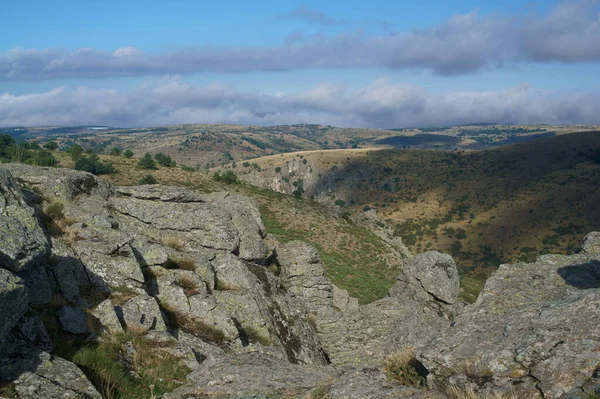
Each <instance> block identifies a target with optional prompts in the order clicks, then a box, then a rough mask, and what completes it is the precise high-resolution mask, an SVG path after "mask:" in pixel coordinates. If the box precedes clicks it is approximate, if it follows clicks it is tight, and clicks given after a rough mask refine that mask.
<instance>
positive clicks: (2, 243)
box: [0, 169, 49, 273]
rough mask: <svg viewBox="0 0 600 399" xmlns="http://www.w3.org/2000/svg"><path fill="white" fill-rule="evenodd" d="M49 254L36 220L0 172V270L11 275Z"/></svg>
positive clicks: (7, 175) (13, 183) (5, 174)
mask: <svg viewBox="0 0 600 399" xmlns="http://www.w3.org/2000/svg"><path fill="white" fill-rule="evenodd" d="M48 250H49V244H48V240H47V239H46V236H45V235H44V231H43V230H42V228H41V226H40V224H39V222H38V219H37V218H36V216H35V212H34V210H33V208H31V207H30V206H29V205H28V204H27V203H26V202H25V199H24V198H23V194H22V192H21V189H20V188H19V187H18V186H17V185H16V181H15V179H14V178H13V177H12V175H11V174H10V173H9V172H7V171H6V170H2V169H0V267H2V268H4V269H8V270H10V271H12V272H14V273H20V272H25V271H27V270H28V269H30V268H31V267H33V266H36V265H39V264H42V263H43V262H44V260H45V258H46V255H47V253H48Z"/></svg>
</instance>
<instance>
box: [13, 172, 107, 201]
mask: <svg viewBox="0 0 600 399" xmlns="http://www.w3.org/2000/svg"><path fill="white" fill-rule="evenodd" d="M2 167H3V168H5V169H7V170H8V171H10V172H11V173H12V175H13V176H14V177H15V178H17V179H18V180H19V182H20V183H21V184H22V185H24V186H26V187H28V188H33V189H34V190H36V191H38V192H42V193H43V194H44V195H46V196H49V197H54V198H57V199H58V200H60V201H62V202H69V201H72V200H74V199H76V198H77V197H79V196H82V195H86V196H89V195H97V196H100V197H101V198H104V199H106V198H108V196H109V195H110V194H111V193H112V191H113V189H112V187H111V186H110V184H108V183H105V182H103V181H102V180H100V179H98V178H97V177H96V176H94V175H93V174H91V173H87V172H80V171H77V170H72V169H63V168H41V167H39V166H31V165H26V164H22V163H9V164H3V165H2Z"/></svg>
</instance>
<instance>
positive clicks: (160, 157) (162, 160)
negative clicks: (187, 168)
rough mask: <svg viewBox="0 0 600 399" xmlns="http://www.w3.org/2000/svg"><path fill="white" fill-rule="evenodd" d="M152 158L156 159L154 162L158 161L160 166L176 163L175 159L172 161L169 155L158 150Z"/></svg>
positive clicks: (170, 165) (169, 166)
mask: <svg viewBox="0 0 600 399" xmlns="http://www.w3.org/2000/svg"><path fill="white" fill-rule="evenodd" d="M154 159H156V162H158V163H159V164H161V165H162V166H166V167H167V168H171V167H175V166H177V163H176V162H175V161H173V160H172V159H171V157H170V156H168V155H165V154H163V153H162V152H159V153H158V154H156V155H155V156H154Z"/></svg>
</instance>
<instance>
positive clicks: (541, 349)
mask: <svg viewBox="0 0 600 399" xmlns="http://www.w3.org/2000/svg"><path fill="white" fill-rule="evenodd" d="M598 320H600V262H599V261H598V260H597V258H594V257H591V256H589V255H586V254H579V255H572V256H562V255H544V256H541V257H540V258H539V259H538V260H537V261H536V262H534V263H529V264H526V263H518V264H513V265H501V266H500V268H499V269H498V271H497V272H496V273H494V275H492V277H490V279H489V280H488V281H487V283H486V285H485V288H484V290H483V292H482V293H481V294H480V296H479V298H478V299H477V302H476V303H475V304H473V305H470V306H467V307H466V308H465V309H464V311H463V313H461V314H460V315H459V316H458V317H457V318H456V320H455V324H453V325H451V326H450V325H448V326H446V327H445V328H440V329H439V330H438V335H439V336H438V337H436V338H434V339H432V340H431V341H430V342H428V343H425V344H423V345H422V347H421V348H420V349H419V350H418V353H417V357H418V359H419V360H420V361H421V362H422V363H423V364H424V366H425V367H426V368H427V369H428V370H429V372H430V374H429V377H428V378H429V380H430V381H431V382H432V383H436V382H437V383H439V382H442V381H448V380H449V379H450V380H451V381H455V382H459V383H460V384H462V385H466V386H471V387H473V389H475V390H480V391H486V392H503V391H504V392H507V391H511V390H515V391H516V393H518V394H521V395H524V396H527V397H537V396H539V395H540V393H541V394H542V395H543V397H544V398H563V397H567V396H566V395H567V394H570V393H572V392H582V389H583V387H584V386H587V385H589V384H590V383H591V384H592V385H593V386H597V387H600V380H598V370H599V369H598V367H599V366H600V351H599V350H598V348H600V329H599V328H598ZM594 379H595V381H596V382H595V383H593V381H594ZM590 381H592V382H590ZM594 384H596V385H594ZM568 397H572V396H568Z"/></svg>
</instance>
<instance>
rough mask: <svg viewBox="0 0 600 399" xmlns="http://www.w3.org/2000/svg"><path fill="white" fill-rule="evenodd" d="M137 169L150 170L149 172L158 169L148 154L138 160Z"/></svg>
mask: <svg viewBox="0 0 600 399" xmlns="http://www.w3.org/2000/svg"><path fill="white" fill-rule="evenodd" d="M137 167H138V168H139V169H151V170H155V169H158V168H157V167H156V162H154V159H152V155H150V154H149V153H146V155H144V156H143V157H142V158H141V159H140V160H139V162H138V164H137Z"/></svg>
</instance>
